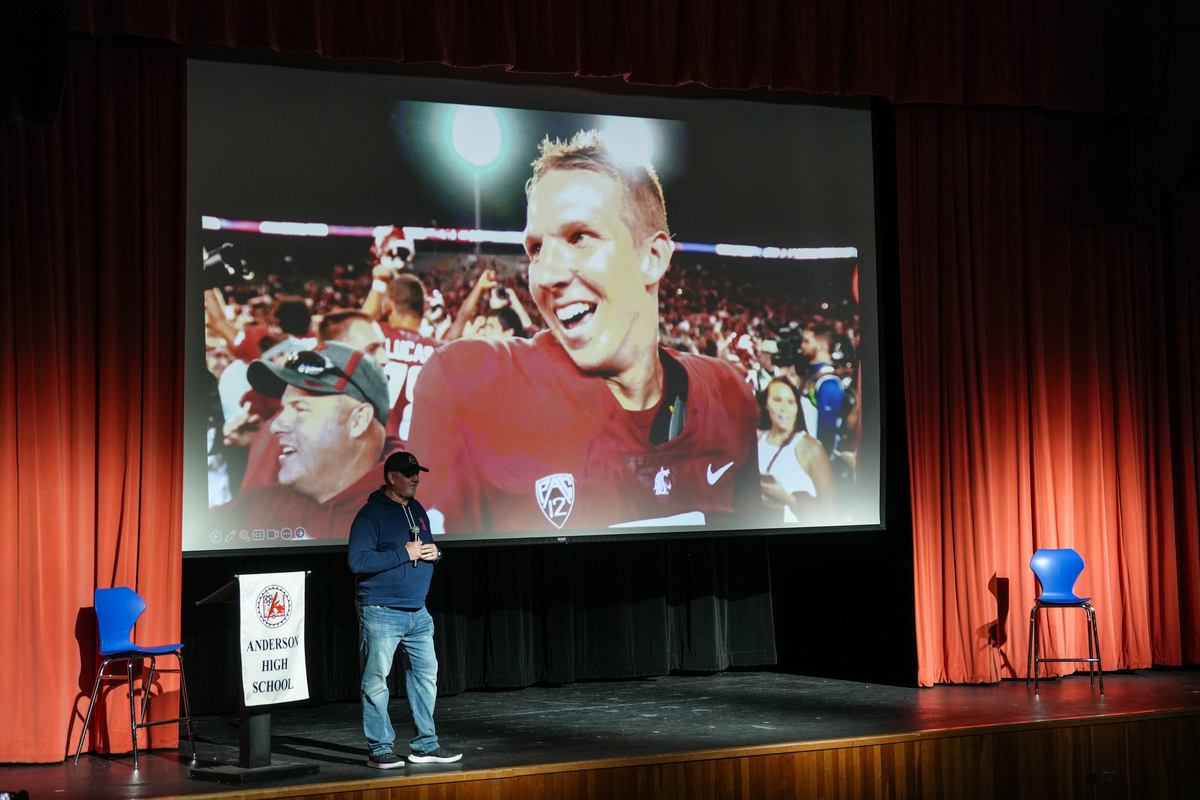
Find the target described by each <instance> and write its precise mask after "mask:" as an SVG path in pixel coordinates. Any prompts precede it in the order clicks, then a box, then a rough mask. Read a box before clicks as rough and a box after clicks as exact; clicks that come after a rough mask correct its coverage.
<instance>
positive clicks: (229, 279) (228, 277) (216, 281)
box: [203, 242, 254, 289]
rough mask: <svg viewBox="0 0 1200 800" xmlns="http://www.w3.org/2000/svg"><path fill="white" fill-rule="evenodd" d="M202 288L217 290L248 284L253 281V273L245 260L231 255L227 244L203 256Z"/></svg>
mask: <svg viewBox="0 0 1200 800" xmlns="http://www.w3.org/2000/svg"><path fill="white" fill-rule="evenodd" d="M203 276H204V288H205V289H219V288H221V287H222V286H228V285H229V284H230V283H249V282H250V281H252V280H254V271H253V270H251V269H250V267H249V266H247V265H246V259H244V258H238V257H237V256H236V255H234V253H233V245H232V244H231V243H229V242H226V243H225V244H223V245H221V246H220V247H217V248H214V249H212V250H208V251H205V254H204V272H203Z"/></svg>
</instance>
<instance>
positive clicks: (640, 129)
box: [604, 117, 657, 166]
mask: <svg viewBox="0 0 1200 800" xmlns="http://www.w3.org/2000/svg"><path fill="white" fill-rule="evenodd" d="M656 138H657V137H656V136H655V132H654V128H653V127H652V126H651V124H650V122H648V121H647V120H644V119H638V118H637V117H610V118H609V120H608V122H607V124H605V126H604V141H605V143H606V144H607V145H608V151H609V152H610V153H612V155H613V157H614V158H615V159H617V160H618V161H620V162H622V163H624V164H629V165H634V164H636V165H639V166H640V165H650V164H653V163H654V156H655V152H654V151H655V146H654V145H655V140H656Z"/></svg>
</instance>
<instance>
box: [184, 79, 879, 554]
mask: <svg viewBox="0 0 1200 800" xmlns="http://www.w3.org/2000/svg"><path fill="white" fill-rule="evenodd" d="M485 100H486V101H487V102H481V101H485ZM498 101H503V102H498ZM550 109H552V110H550ZM649 111H654V112H655V113H653V114H651V113H647V112H649ZM870 159H871V152H870V118H869V113H868V112H866V111H865V110H861V109H843V108H825V107H817V106H808V107H806V106H795V105H790V104H789V105H778V106H776V105H767V104H753V103H744V102H733V101H724V100H722V101H701V100H691V101H670V102H668V101H664V100H661V99H655V98H644V97H643V98H639V97H614V96H610V95H597V94H592V93H584V92H579V91H568V90H563V89H534V88H529V87H496V86H484V85H480V84H462V83H458V82H452V81H428V80H426V81H416V80H413V79H409V78H400V77H397V76H383V75H362V74H350V73H341V74H330V73H320V72H306V71H300V70H288V69H280V68H268V67H252V66H247V65H237V64H221V63H210V62H195V61H194V62H191V63H190V65H189V248H190V251H191V252H190V253H189V264H188V269H189V273H188V278H189V292H190V295H191V297H190V301H189V308H190V315H189V320H188V324H189V354H191V353H194V354H195V362H196V363H195V364H192V363H190V362H189V365H188V380H187V419H188V425H187V430H188V446H187V448H186V451H187V458H188V461H187V465H186V468H185V523H184V524H185V527H184V548H185V550H188V551H203V550H229V549H238V548H251V547H303V546H308V545H312V544H336V543H342V542H345V540H346V538H347V536H348V533H349V528H350V523H351V521H352V520H353V518H354V516H355V515H356V514H357V512H358V510H359V509H360V508H361V507H362V506H363V504H364V503H365V502H366V499H367V496H368V495H369V494H370V493H371V492H373V491H375V490H376V489H378V488H379V487H380V485H381V484H382V482H383V480H382V462H383V459H384V458H386V456H387V455H389V454H390V453H393V452H395V451H397V450H408V451H410V452H412V453H414V454H415V455H416V456H417V457H418V458H419V459H420V461H421V464H422V465H424V466H426V467H428V468H429V470H430V472H429V473H428V474H423V475H422V481H421V485H420V492H419V496H418V499H420V500H421V502H422V504H423V505H424V506H425V507H426V508H427V509H428V510H429V516H430V520H431V523H432V525H433V532H434V533H435V534H441V535H444V536H446V537H447V539H452V538H453V539H461V540H481V539H512V538H530V537H561V536H595V535H613V534H628V533H651V532H653V533H671V532H676V533H695V532H698V531H705V532H709V531H713V532H722V531H728V532H731V533H736V532H738V531H745V530H762V529H766V530H791V529H796V528H816V527H821V528H824V527H829V526H859V527H862V526H870V525H877V524H878V523H879V497H880V472H879V461H880V458H879V452H880V448H879V424H878V419H879V416H880V415H879V413H878V410H879V409H878V405H877V404H878V391H877V385H878V382H877V380H876V375H877V371H878V364H877V357H876V355H875V354H876V353H877V352H878V351H877V342H876V340H875V331H876V323H875V318H874V304H873V302H872V293H873V288H874V241H873V228H874V226H873V219H872V215H871V206H872V195H871V165H870ZM201 336H202V337H203V347H204V350H203V352H204V359H203V361H201V359H200V358H199V353H200V338H201ZM201 450H203V452H201ZM200 464H205V465H206V466H205V468H204V469H203V470H202V469H200Z"/></svg>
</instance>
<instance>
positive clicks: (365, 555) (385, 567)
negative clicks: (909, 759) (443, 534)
mask: <svg viewBox="0 0 1200 800" xmlns="http://www.w3.org/2000/svg"><path fill="white" fill-rule="evenodd" d="M408 510H409V511H410V512H411V513H412V517H413V522H415V523H416V525H417V527H418V528H420V529H421V541H422V542H425V543H427V544H433V534H432V533H430V531H429V515H428V514H426V513H425V509H424V507H423V506H422V505H421V504H420V503H418V502H417V501H416V499H415V498H414V499H412V500H409V501H408ZM410 538H411V537H410V536H409V531H408V517H407V516H406V515H405V513H404V506H402V505H401V504H399V503H397V502H396V501H395V500H393V499H392V498H390V497H388V496H387V493H386V492H385V491H384V490H383V488H382V487H381V488H379V489H377V490H376V491H374V492H372V493H371V496H370V497H368V498H367V504H366V505H365V506H363V507H362V509H361V510H360V511H359V512H358V516H356V517H355V518H354V523H353V524H352V525H351V526H350V551H349V553H348V554H347V559H348V561H349V562H350V571H351V572H353V573H354V574H355V575H357V576H358V580H357V583H358V592H357V599H358V602H359V603H360V604H362V605H365V606H387V607H388V608H421V607H422V606H424V605H425V595H426V594H428V593H429V580H430V578H432V577H433V564H432V563H430V562H428V561H416V562H414V561H413V560H412V559H411V558H409V556H408V551H407V550H406V549H404V545H405V544H407V543H408V542H409V540H410ZM414 563H415V564H416V566H415V567H414V566H413V564H414Z"/></svg>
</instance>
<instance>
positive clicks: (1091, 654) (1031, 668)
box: [1025, 603, 1104, 694]
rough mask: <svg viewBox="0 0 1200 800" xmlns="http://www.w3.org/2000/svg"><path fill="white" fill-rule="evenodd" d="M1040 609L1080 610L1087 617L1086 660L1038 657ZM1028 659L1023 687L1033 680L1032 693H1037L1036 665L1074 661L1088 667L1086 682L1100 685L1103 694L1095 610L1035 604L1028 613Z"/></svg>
mask: <svg viewBox="0 0 1200 800" xmlns="http://www.w3.org/2000/svg"><path fill="white" fill-rule="evenodd" d="M1040 608H1082V609H1083V613H1084V614H1085V615H1086V616H1087V622H1086V623H1085V625H1086V627H1087V635H1088V657H1087V658H1041V657H1039V656H1038V646H1039V641H1038V640H1039V637H1038V613H1037V612H1038V609H1040ZM1026 652H1027V653H1028V658H1027V660H1026V663H1025V685H1026V686H1029V679H1030V677H1031V676H1032V678H1033V692H1034V694H1037V692H1038V671H1039V670H1038V665H1039V664H1041V663H1043V662H1048V661H1076V662H1084V663H1086V664H1087V665H1088V680H1089V681H1090V683H1091V685H1092V686H1093V687H1095V685H1096V683H1097V682H1099V684H1100V694H1104V667H1103V666H1102V665H1101V663H1100V629H1099V626H1098V625H1097V624H1096V609H1095V608H1093V607H1092V604H1091V603H1078V604H1072V605H1058V604H1054V603H1036V604H1035V605H1034V606H1033V610H1032V611H1030V612H1029V649H1028V650H1027V651H1026Z"/></svg>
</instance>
